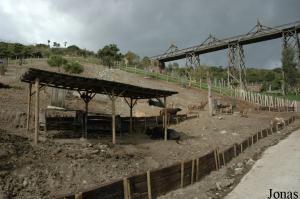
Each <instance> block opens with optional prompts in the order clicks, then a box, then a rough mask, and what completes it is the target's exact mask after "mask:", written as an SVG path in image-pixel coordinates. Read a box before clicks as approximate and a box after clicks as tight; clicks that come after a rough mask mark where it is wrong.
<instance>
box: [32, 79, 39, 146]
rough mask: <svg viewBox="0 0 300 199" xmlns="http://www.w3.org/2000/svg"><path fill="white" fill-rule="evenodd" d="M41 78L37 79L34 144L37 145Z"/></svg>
mask: <svg viewBox="0 0 300 199" xmlns="http://www.w3.org/2000/svg"><path fill="white" fill-rule="evenodd" d="M39 88H40V80H39V79H38V78H36V79H35V96H36V98H35V113H34V116H35V122H34V139H33V140H34V144H35V145H36V144H37V143H38V140H39V130H40V120H39V114H40V91H39Z"/></svg>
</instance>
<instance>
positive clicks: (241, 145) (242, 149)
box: [240, 143, 243, 153]
mask: <svg viewBox="0 0 300 199" xmlns="http://www.w3.org/2000/svg"><path fill="white" fill-rule="evenodd" d="M240 146H241V153H242V152H243V143H242V144H240Z"/></svg>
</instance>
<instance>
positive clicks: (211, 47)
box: [152, 21, 300, 62]
mask: <svg viewBox="0 0 300 199" xmlns="http://www.w3.org/2000/svg"><path fill="white" fill-rule="evenodd" d="M288 30H296V31H297V33H299V32H300V21H297V22H294V23H289V24H285V25H281V26H276V27H272V28H269V29H268V30H262V31H260V32H250V33H247V34H242V35H238V36H234V37H230V38H225V39H222V40H217V41H214V42H210V43H207V44H201V45H197V46H193V47H189V48H184V49H181V50H176V51H174V52H168V53H164V54H161V55H157V56H154V57H152V59H154V60H159V61H161V62H168V61H174V60H178V59H183V58H186V54H188V53H191V52H193V53H195V54H196V55H200V54H205V53H210V52H214V51H219V50H224V49H226V48H228V44H230V43H234V42H239V43H240V44H241V45H247V44H253V43H258V42H262V41H267V40H272V39H277V38H280V37H282V32H283V31H288Z"/></svg>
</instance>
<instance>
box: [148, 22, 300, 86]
mask: <svg viewBox="0 0 300 199" xmlns="http://www.w3.org/2000/svg"><path fill="white" fill-rule="evenodd" d="M299 32H300V21H296V22H293V23H289V24H284V25H280V26H275V27H268V26H264V25H262V24H261V23H260V22H259V21H257V24H256V25H255V26H254V27H253V28H252V29H251V30H250V31H249V32H248V33H246V34H242V35H238V36H234V37H229V38H225V39H217V38H216V37H214V36H213V35H212V34H210V35H209V37H208V38H207V39H206V40H205V41H204V42H203V43H201V44H200V45H196V46H192V47H188V48H184V49H178V47H177V46H176V45H174V44H172V45H171V46H170V48H169V49H168V50H167V51H166V52H165V53H163V54H160V55H157V56H154V57H151V59H152V60H157V61H158V62H159V67H160V68H164V67H165V62H169V61H175V60H179V59H186V66H187V67H193V68H195V67H197V66H199V65H200V55H201V54H207V53H211V52H215V51H219V50H225V49H227V58H228V66H227V74H228V85H230V84H233V83H236V84H238V85H239V86H240V88H242V89H246V88H247V81H246V65H245V55H244V49H243V46H245V45H248V44H254V43H259V42H263V41H268V40H273V39H278V38H282V48H283V49H285V48H292V49H294V51H295V55H296V56H295V59H296V60H295V61H296V63H297V64H298V66H300V44H299V37H298V34H299Z"/></svg>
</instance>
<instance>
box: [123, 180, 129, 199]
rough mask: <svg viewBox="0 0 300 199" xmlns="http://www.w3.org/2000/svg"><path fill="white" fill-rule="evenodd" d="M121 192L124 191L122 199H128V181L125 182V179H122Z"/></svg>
mask: <svg viewBox="0 0 300 199" xmlns="http://www.w3.org/2000/svg"><path fill="white" fill-rule="evenodd" d="M123 190H124V199H128V181H127V178H123Z"/></svg>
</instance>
